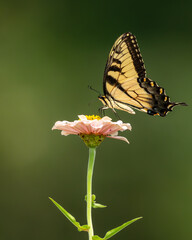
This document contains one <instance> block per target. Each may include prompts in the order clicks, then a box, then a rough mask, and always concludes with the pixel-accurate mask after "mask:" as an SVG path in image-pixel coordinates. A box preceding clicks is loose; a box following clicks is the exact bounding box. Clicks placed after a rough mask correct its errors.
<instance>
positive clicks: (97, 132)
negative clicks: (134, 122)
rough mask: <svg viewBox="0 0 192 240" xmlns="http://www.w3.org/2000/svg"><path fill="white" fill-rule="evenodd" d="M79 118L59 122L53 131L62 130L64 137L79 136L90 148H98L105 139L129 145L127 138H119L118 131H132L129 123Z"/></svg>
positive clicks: (108, 119) (94, 117)
mask: <svg viewBox="0 0 192 240" xmlns="http://www.w3.org/2000/svg"><path fill="white" fill-rule="evenodd" d="M78 117H79V120H75V121H74V122H68V121H57V122H56V123H55V124H54V126H53V128H52V130H54V129H58V130H61V134H62V135H64V136H67V135H70V134H73V135H79V136H80V137H81V138H82V139H83V141H84V142H85V144H86V145H87V146H88V147H97V146H98V145H99V144H100V143H101V142H102V141H103V140H104V139H105V137H108V138H114V139H118V140H123V141H125V142H127V143H129V142H128V140H127V138H125V137H122V136H118V131H121V132H123V131H125V130H131V125H130V124H129V123H123V122H122V121H121V120H119V121H117V122H112V121H111V120H112V119H111V118H109V117H106V116H105V117H103V118H101V117H99V116H95V115H91V116H90V115H89V116H87V115H79V116H78Z"/></svg>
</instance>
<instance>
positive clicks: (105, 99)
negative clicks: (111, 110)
mask: <svg viewBox="0 0 192 240" xmlns="http://www.w3.org/2000/svg"><path fill="white" fill-rule="evenodd" d="M98 98H99V100H100V101H101V102H102V103H103V105H104V106H105V107H109V99H108V98H107V97H106V96H102V95H99V96H98Z"/></svg>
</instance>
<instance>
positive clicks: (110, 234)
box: [103, 217, 142, 240]
mask: <svg viewBox="0 0 192 240" xmlns="http://www.w3.org/2000/svg"><path fill="white" fill-rule="evenodd" d="M141 218H142V217H138V218H135V219H132V220H131V221H128V222H126V223H124V224H122V225H121V226H119V227H116V228H114V229H112V230H110V231H108V232H107V233H106V234H105V237H104V238H103V239H104V240H107V239H109V238H111V237H113V236H114V235H115V234H117V233H118V232H120V231H121V230H122V229H124V228H125V227H127V226H129V225H130V224H131V223H133V222H135V221H137V220H139V219H141Z"/></svg>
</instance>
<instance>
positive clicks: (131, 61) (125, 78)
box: [99, 32, 187, 117]
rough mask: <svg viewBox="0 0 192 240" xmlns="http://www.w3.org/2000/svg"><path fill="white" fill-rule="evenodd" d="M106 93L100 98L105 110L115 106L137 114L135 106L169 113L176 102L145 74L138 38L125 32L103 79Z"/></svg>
mask: <svg viewBox="0 0 192 240" xmlns="http://www.w3.org/2000/svg"><path fill="white" fill-rule="evenodd" d="M103 91H104V95H103V96H99V100H101V102H102V103H103V104H104V107H103V109H106V108H112V109H113V111H115V110H114V109H115V108H116V109H119V110H123V111H126V112H129V113H132V114H134V113H135V112H134V111H133V109H132V107H133V108H135V109H137V110H140V111H142V112H146V113H148V114H149V115H159V116H161V117H164V116H166V114H167V113H168V112H169V111H172V108H173V107H174V106H177V105H183V106H186V105H187V104H186V103H175V102H171V101H170V98H169V97H168V96H167V95H166V94H165V90H164V89H163V88H162V87H159V86H158V85H157V84H156V83H155V82H154V81H152V80H151V79H149V78H148V77H146V70H145V66H144V62H143V59H142V56H141V54H140V50H139V46H138V44H137V40H136V37H135V36H134V35H133V34H132V33H130V32H129V33H124V34H123V35H121V36H120V37H119V38H118V39H117V40H116V42H115V43H114V45H113V47H112V49H111V51H110V53H109V57H108V60H107V63H106V67H105V71H104V78H103Z"/></svg>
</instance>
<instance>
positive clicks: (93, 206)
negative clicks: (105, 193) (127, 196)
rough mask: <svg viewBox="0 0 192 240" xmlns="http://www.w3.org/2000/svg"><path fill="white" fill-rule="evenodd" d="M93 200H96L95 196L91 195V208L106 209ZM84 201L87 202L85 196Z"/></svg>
mask: <svg viewBox="0 0 192 240" xmlns="http://www.w3.org/2000/svg"><path fill="white" fill-rule="evenodd" d="M95 199H96V196H95V194H92V204H91V206H92V208H105V207H107V206H106V205H102V204H100V203H96V201H95ZM85 201H86V202H87V195H86V196H85Z"/></svg>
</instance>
